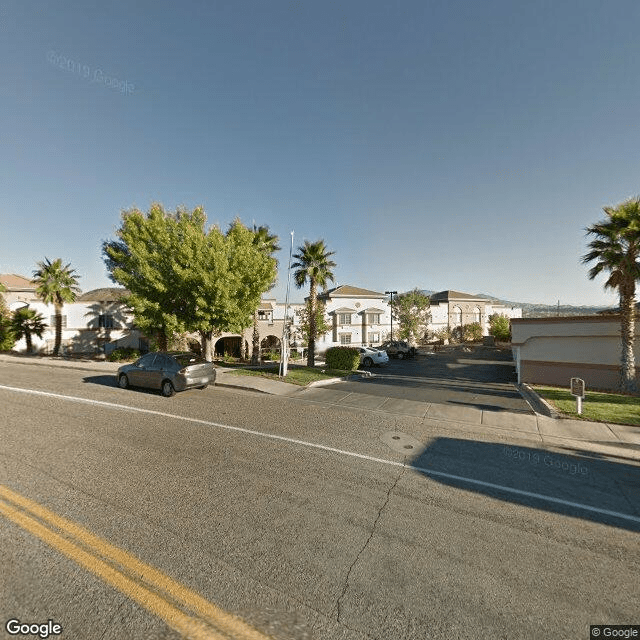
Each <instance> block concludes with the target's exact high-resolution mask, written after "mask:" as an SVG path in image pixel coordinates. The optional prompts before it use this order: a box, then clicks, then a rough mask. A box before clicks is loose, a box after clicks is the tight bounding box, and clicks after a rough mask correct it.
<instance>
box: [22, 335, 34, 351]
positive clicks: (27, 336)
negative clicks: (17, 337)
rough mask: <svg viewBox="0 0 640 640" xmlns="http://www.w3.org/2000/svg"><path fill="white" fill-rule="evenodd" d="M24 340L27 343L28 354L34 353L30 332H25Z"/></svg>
mask: <svg viewBox="0 0 640 640" xmlns="http://www.w3.org/2000/svg"><path fill="white" fill-rule="evenodd" d="M24 339H25V341H26V343H27V353H32V352H33V342H32V341H31V332H30V331H25V332H24Z"/></svg>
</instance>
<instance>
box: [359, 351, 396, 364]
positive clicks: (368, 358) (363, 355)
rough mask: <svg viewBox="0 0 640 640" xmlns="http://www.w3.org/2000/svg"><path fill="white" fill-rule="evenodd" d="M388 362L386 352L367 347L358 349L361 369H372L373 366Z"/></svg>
mask: <svg viewBox="0 0 640 640" xmlns="http://www.w3.org/2000/svg"><path fill="white" fill-rule="evenodd" d="M387 362H389V356H388V355H387V352H386V351H379V350H378V349H371V348H369V347H360V364H361V365H362V366H363V367H372V366H373V365H374V364H377V365H378V366H380V365H381V364H386V363H387Z"/></svg>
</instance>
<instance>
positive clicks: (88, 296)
mask: <svg viewBox="0 0 640 640" xmlns="http://www.w3.org/2000/svg"><path fill="white" fill-rule="evenodd" d="M128 293H129V291H128V290H127V289H124V288H122V287H103V288H102V289H92V290H91V291H87V292H86V293H83V294H82V295H80V296H78V297H77V298H76V302H118V301H119V300H120V298H122V296H125V295H127V294H128Z"/></svg>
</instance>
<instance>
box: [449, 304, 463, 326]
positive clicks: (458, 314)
mask: <svg viewBox="0 0 640 640" xmlns="http://www.w3.org/2000/svg"><path fill="white" fill-rule="evenodd" d="M451 323H452V324H453V326H454V327H459V326H460V325H461V324H462V309H461V308H460V307H453V309H451Z"/></svg>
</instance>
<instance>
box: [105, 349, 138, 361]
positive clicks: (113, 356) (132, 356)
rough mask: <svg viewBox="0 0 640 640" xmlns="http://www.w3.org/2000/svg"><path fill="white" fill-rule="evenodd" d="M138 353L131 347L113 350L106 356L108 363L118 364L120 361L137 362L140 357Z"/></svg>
mask: <svg viewBox="0 0 640 640" xmlns="http://www.w3.org/2000/svg"><path fill="white" fill-rule="evenodd" d="M140 355H141V354H140V351H138V349H134V348H133V347H118V348H117V349H114V350H113V351H112V352H111V353H110V354H109V355H108V356H107V360H108V361H109V362H120V361H121V360H137V359H138V358H139V357H140Z"/></svg>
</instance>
